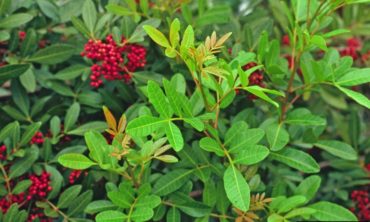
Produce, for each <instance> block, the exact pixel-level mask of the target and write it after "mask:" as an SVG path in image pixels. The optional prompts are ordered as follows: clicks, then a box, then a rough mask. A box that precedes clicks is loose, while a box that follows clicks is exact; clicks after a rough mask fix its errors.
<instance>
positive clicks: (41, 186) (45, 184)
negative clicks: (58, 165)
mask: <svg viewBox="0 0 370 222" xmlns="http://www.w3.org/2000/svg"><path fill="white" fill-rule="evenodd" d="M29 179H30V180H31V181H32V184H31V186H30V188H29V189H28V196H27V200H32V199H43V198H45V197H46V195H47V194H48V193H49V192H50V191H51V190H52V187H51V186H50V173H48V172H42V174H41V175H40V176H37V175H31V176H30V177H29Z"/></svg>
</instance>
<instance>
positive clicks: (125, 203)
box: [108, 190, 135, 208]
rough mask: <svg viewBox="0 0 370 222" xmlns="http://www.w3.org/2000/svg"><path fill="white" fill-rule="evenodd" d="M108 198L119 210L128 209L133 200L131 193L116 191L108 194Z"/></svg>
mask: <svg viewBox="0 0 370 222" xmlns="http://www.w3.org/2000/svg"><path fill="white" fill-rule="evenodd" d="M108 197H109V199H110V200H111V201H112V202H113V203H114V204H115V205H116V206H118V207H121V208H130V207H131V204H132V203H133V202H134V199H135V198H134V197H133V195H132V194H131V193H127V192H125V193H124V192H120V191H118V190H115V191H110V192H108Z"/></svg>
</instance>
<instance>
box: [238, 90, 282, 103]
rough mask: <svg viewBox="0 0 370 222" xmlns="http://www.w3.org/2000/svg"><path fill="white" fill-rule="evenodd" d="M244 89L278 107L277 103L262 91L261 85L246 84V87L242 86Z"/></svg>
mask: <svg viewBox="0 0 370 222" xmlns="http://www.w3.org/2000/svg"><path fill="white" fill-rule="evenodd" d="M243 89H244V90H246V91H248V92H250V93H252V94H253V95H255V96H257V97H259V98H261V99H263V100H265V101H266V102H269V103H271V104H272V105H274V106H275V107H277V108H278V107H279V104H278V103H277V102H275V101H274V100H272V99H271V98H270V97H268V96H267V95H266V94H265V93H264V90H263V88H262V87H260V86H257V85H254V86H247V87H244V88H243Z"/></svg>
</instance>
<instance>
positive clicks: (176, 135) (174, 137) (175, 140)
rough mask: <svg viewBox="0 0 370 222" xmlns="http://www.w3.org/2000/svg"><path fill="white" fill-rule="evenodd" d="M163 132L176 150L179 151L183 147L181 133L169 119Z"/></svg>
mask: <svg viewBox="0 0 370 222" xmlns="http://www.w3.org/2000/svg"><path fill="white" fill-rule="evenodd" d="M165 132H166V136H167V139H168V141H169V142H170V144H171V146H172V147H173V149H174V150H175V151H176V152H179V151H180V150H182V148H183V147H184V138H183V137H182V133H181V131H180V129H179V127H177V126H176V125H175V124H174V123H173V122H171V121H169V122H168V124H167V125H166V127H165Z"/></svg>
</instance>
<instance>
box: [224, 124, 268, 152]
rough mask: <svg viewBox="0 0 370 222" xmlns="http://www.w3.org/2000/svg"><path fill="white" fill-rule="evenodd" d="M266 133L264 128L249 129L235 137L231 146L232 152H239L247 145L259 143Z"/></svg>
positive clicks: (230, 150)
mask: <svg viewBox="0 0 370 222" xmlns="http://www.w3.org/2000/svg"><path fill="white" fill-rule="evenodd" d="M264 135H265V132H264V131H263V130H262V129H247V130H245V131H242V132H240V133H239V134H238V136H236V137H234V139H233V140H232V141H231V144H230V146H229V152H230V153H237V152H239V151H240V150H242V149H244V148H245V147H248V146H251V145H254V144H257V143H258V142H259V141H260V140H261V139H262V138H263V136H264Z"/></svg>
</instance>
